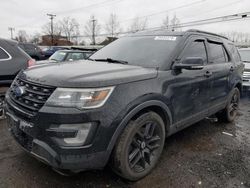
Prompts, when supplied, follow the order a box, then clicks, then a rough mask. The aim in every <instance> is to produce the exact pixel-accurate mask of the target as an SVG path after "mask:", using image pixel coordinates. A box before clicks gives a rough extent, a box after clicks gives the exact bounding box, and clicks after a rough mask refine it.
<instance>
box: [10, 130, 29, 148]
mask: <svg viewBox="0 0 250 188" xmlns="http://www.w3.org/2000/svg"><path fill="white" fill-rule="evenodd" d="M11 133H12V134H13V136H14V138H15V139H16V141H17V142H18V143H19V144H20V145H21V146H22V147H24V148H25V149H26V150H28V151H31V150H32V142H33V138H32V137H31V136H29V135H27V134H26V133H25V132H23V131H22V130H20V129H19V128H17V127H16V128H15V129H11Z"/></svg>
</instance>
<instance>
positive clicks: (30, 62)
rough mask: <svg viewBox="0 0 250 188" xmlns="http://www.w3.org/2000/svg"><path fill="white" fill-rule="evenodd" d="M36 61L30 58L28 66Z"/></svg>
mask: <svg viewBox="0 0 250 188" xmlns="http://www.w3.org/2000/svg"><path fill="white" fill-rule="evenodd" d="M35 63H36V61H35V60H34V59H30V60H29V61H28V67H32V66H34V65H35Z"/></svg>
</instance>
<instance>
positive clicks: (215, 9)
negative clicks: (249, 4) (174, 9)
mask: <svg viewBox="0 0 250 188" xmlns="http://www.w3.org/2000/svg"><path fill="white" fill-rule="evenodd" d="M242 1H244V0H238V1H233V2H230V3H227V4H224V5H222V6H219V7H216V8H213V9H212V10H208V11H202V13H199V14H198V15H199V16H200V15H204V14H208V13H211V12H215V11H217V10H220V9H225V8H227V7H231V6H232V5H235V4H239V3H241V2H242ZM187 16H188V17H186V16H185V18H190V17H193V16H197V13H196V14H191V15H187Z"/></svg>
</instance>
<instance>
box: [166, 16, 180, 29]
mask: <svg viewBox="0 0 250 188" xmlns="http://www.w3.org/2000/svg"><path fill="white" fill-rule="evenodd" d="M179 25H180V19H179V18H178V17H177V16H176V14H175V15H174V16H173V18H172V19H170V18H169V16H168V15H167V16H166V17H165V19H164V20H163V23H162V28H164V29H166V30H169V31H176V30H181V29H180V28H179V29H178V26H179Z"/></svg>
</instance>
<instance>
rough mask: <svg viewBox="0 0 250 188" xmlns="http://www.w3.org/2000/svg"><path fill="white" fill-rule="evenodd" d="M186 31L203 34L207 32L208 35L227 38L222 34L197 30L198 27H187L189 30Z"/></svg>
mask: <svg viewBox="0 0 250 188" xmlns="http://www.w3.org/2000/svg"><path fill="white" fill-rule="evenodd" d="M187 32H196V33H204V34H208V35H214V36H217V37H222V38H224V39H227V40H229V39H228V38H227V37H225V36H223V35H219V34H216V33H210V32H207V31H201V30H198V29H189V30H187Z"/></svg>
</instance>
